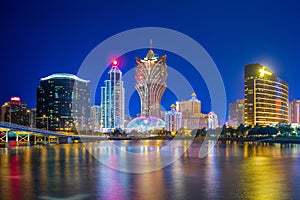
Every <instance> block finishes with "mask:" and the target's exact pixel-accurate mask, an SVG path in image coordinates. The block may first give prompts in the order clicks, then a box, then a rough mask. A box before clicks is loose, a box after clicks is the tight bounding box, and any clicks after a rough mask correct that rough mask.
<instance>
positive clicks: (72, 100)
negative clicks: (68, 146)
mask: <svg viewBox="0 0 300 200" xmlns="http://www.w3.org/2000/svg"><path fill="white" fill-rule="evenodd" d="M88 83H89V81H88V80H83V79H81V78H78V77H77V76H75V75H73V74H66V73H62V74H52V75H50V76H47V77H45V78H41V79H40V84H39V87H38V88H37V110H36V112H37V113H36V126H37V128H41V129H48V130H53V131H80V130H86V129H87V125H88V122H89V117H90V91H89V89H88Z"/></svg>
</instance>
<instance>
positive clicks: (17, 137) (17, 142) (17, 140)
mask: <svg viewBox="0 0 300 200" xmlns="http://www.w3.org/2000/svg"><path fill="white" fill-rule="evenodd" d="M16 145H17V146H19V134H18V133H16Z"/></svg>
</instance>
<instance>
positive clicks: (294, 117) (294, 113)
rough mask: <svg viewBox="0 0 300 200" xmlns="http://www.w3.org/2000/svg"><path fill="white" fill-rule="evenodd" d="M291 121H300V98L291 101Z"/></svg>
mask: <svg viewBox="0 0 300 200" xmlns="http://www.w3.org/2000/svg"><path fill="white" fill-rule="evenodd" d="M289 123H297V124H299V123H300V100H293V101H291V102H289Z"/></svg>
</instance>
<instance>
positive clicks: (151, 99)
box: [135, 47, 167, 117]
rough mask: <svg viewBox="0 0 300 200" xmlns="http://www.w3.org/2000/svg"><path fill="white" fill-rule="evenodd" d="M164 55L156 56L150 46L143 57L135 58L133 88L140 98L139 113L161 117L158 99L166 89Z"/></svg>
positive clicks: (159, 99)
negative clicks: (134, 83)
mask: <svg viewBox="0 0 300 200" xmlns="http://www.w3.org/2000/svg"><path fill="white" fill-rule="evenodd" d="M166 69H167V65H166V55H164V56H161V57H158V56H156V55H155V54H154V52H153V50H152V48H151V47H150V50H149V51H148V53H147V55H146V57H145V58H144V59H140V58H136V75H135V79H136V85H135V88H136V90H137V92H138V94H139V96H140V100H141V115H142V116H155V117H161V112H160V101H161V98H162V95H163V93H164V91H165V90H166V79H167V72H166Z"/></svg>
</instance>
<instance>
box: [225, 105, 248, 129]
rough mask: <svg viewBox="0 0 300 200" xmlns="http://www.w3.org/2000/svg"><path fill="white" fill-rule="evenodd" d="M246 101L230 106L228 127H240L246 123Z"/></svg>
mask: <svg viewBox="0 0 300 200" xmlns="http://www.w3.org/2000/svg"><path fill="white" fill-rule="evenodd" d="M244 109H245V101H244V100H237V101H236V103H230V104H229V105H228V125H229V126H239V125H240V124H243V123H244V122H245V115H244Z"/></svg>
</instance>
